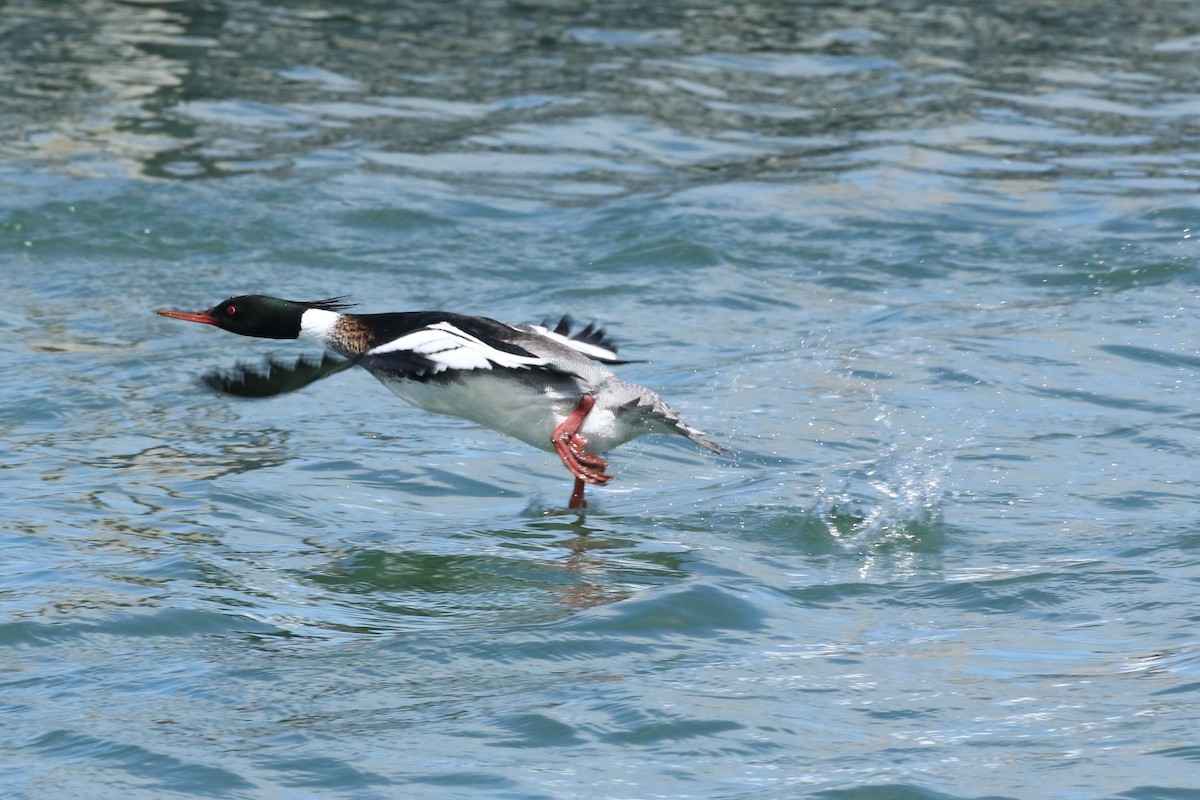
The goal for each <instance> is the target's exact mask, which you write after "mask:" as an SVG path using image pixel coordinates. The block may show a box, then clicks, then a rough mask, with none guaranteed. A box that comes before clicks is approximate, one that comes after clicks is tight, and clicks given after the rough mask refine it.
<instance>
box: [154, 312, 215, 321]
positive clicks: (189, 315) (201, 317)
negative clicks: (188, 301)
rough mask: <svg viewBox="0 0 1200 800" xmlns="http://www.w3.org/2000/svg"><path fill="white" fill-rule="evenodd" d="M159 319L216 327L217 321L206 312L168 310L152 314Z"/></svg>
mask: <svg viewBox="0 0 1200 800" xmlns="http://www.w3.org/2000/svg"><path fill="white" fill-rule="evenodd" d="M154 313H156V314H158V315H159V316H160V317H170V318H171V319H181V320H183V321H184V322H199V323H201V324H202V325H216V324H217V320H216V319H215V318H214V317H213V315H212V314H210V313H208V312H207V311H171V310H170V309H168V308H160V309H159V310H158V311H156V312H154Z"/></svg>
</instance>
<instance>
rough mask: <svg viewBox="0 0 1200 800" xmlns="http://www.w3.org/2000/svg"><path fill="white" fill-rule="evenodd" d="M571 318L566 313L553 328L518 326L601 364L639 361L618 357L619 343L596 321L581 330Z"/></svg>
mask: <svg viewBox="0 0 1200 800" xmlns="http://www.w3.org/2000/svg"><path fill="white" fill-rule="evenodd" d="M572 326H573V323H572V321H571V318H570V317H569V316H568V315H566V314H564V315H563V317H562V319H560V320H559V321H558V324H557V325H555V326H554V327H553V328H551V327H549V323H547V322H543V323H542V324H541V325H518V326H516V327H517V328H519V329H521V330H527V331H530V332H531V333H536V334H538V335H540V336H544V337H546V338H547V339H550V340H552V341H555V342H558V343H559V344H561V345H565V346H567V347H569V348H571V349H572V350H574V351H575V352H577V353H580V354H581V355H585V356H587V357H588V358H590V359H592V360H593V361H599V362H600V363H601V364H636V363H639V362H637V361H625V360H622V359H620V358H617V345H616V343H615V342H614V341H613V340H612V339H610V338H608V334H607V333H606V332H605V330H604V329H603V328H601V327H599V326H598V325H596V323H594V322H589V323H588V324H587V325H585V326H584V327H583V328H582V329H580V330H572Z"/></svg>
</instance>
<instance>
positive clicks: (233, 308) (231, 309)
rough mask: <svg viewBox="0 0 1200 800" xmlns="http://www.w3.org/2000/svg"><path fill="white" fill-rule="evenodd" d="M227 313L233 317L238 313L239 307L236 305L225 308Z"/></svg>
mask: <svg viewBox="0 0 1200 800" xmlns="http://www.w3.org/2000/svg"><path fill="white" fill-rule="evenodd" d="M225 313H226V314H228V315H229V316H231V317H232V316H233V315H234V314H236V313H237V306H234V305H229V306H225Z"/></svg>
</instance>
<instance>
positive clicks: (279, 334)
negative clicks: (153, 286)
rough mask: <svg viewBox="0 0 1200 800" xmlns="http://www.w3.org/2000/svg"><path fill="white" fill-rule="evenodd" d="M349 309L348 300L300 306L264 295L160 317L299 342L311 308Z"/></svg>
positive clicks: (165, 311) (162, 312) (163, 311)
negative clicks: (301, 325) (301, 320)
mask: <svg viewBox="0 0 1200 800" xmlns="http://www.w3.org/2000/svg"><path fill="white" fill-rule="evenodd" d="M349 307H350V304H349V303H346V302H345V298H342V297H331V298H329V299H328V300H314V301H311V302H307V303H305V302H298V301H295V300H281V299H279V298H278V297H268V296H267V295H264V294H243V295H239V296H237V297H231V298H229V299H228V300H226V301H224V302H222V303H217V304H216V305H215V306H213V307H212V308H210V309H208V310H207V311H171V310H169V309H166V308H162V309H159V310H158V314H159V315H160V316H164V317H170V318H171V319H181V320H183V321H184V322H199V323H201V324H202V325H216V326H217V327H218V328H221V329H222V330H227V331H229V332H230V333H237V334H240V335H242V336H257V337H259V338H260V339H296V338H298V337H299V336H300V319H301V317H303V316H304V312H305V311H308V310H309V309H312V308H319V309H323V310H325V311H344V310H346V309H347V308H349Z"/></svg>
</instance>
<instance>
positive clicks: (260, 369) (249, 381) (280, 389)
mask: <svg viewBox="0 0 1200 800" xmlns="http://www.w3.org/2000/svg"><path fill="white" fill-rule="evenodd" d="M354 363H355V362H354V361H349V360H346V359H344V358H339V357H337V356H334V355H330V354H328V353H326V354H325V355H323V356H321V357H320V358H319V359H314V358H311V357H302V358H300V359H297V360H296V361H292V362H286V361H282V360H280V359H278V358H273V357H272V358H268V359H267V360H266V361H264V362H263V363H262V364H261V365H257V366H254V365H249V364H243V363H239V364H238V365H237V366H235V367H233V368H231V369H222V370H214V371H212V372H207V373H205V374H204V375H203V376H202V377H201V378H200V380H201V381H202V382H203V383H204V385H205V386H207V387H208V388H210V389H212V390H213V391H216V392H220V393H222V394H231V395H234V396H235V397H274V396H275V395H277V394H284V393H286V392H294V391H296V390H297V389H303V388H304V387H305V386H308V385H309V384H310V383H313V382H314V381H318V380H320V379H321V378H325V377H328V376H330V375H333V374H335V373H338V372H341V371H343V370H346V369H349V368H350V367H353V366H354Z"/></svg>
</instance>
